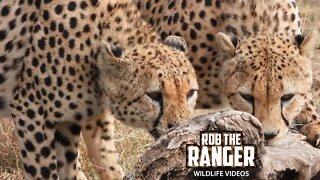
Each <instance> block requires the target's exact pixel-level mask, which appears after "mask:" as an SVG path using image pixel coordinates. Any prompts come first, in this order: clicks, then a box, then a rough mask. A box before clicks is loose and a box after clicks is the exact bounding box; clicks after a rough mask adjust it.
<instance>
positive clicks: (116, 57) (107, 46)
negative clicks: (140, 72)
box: [98, 41, 129, 67]
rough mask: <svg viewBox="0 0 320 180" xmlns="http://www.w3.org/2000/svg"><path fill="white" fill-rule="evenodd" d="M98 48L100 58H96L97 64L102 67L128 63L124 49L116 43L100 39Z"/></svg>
mask: <svg viewBox="0 0 320 180" xmlns="http://www.w3.org/2000/svg"><path fill="white" fill-rule="evenodd" d="M100 49H101V53H100V55H101V58H98V64H99V65H102V67H104V66H106V65H116V64H119V65H121V64H122V65H123V64H129V61H128V59H127V58H126V56H125V51H124V50H123V49H122V48H121V47H119V46H118V45H114V44H112V43H108V42H106V41H102V44H101V47H100Z"/></svg>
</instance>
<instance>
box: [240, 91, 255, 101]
mask: <svg viewBox="0 0 320 180" xmlns="http://www.w3.org/2000/svg"><path fill="white" fill-rule="evenodd" d="M240 96H241V97H242V98H243V99H244V100H246V101H247V102H249V103H254V97H253V96H252V95H251V94H244V93H240Z"/></svg>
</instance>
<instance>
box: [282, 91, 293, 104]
mask: <svg viewBox="0 0 320 180" xmlns="http://www.w3.org/2000/svg"><path fill="white" fill-rule="evenodd" d="M293 97H294V94H292V93H288V94H285V95H283V96H282V97H281V102H288V101H290V100H291V99H292V98H293Z"/></svg>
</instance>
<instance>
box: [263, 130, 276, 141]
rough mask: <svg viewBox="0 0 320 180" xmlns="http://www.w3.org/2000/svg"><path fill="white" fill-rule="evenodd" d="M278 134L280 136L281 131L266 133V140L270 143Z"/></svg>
mask: <svg viewBox="0 0 320 180" xmlns="http://www.w3.org/2000/svg"><path fill="white" fill-rule="evenodd" d="M278 134H279V130H278V131H269V132H264V139H265V140H267V141H268V140H270V139H273V138H274V137H276V136H277V135H278Z"/></svg>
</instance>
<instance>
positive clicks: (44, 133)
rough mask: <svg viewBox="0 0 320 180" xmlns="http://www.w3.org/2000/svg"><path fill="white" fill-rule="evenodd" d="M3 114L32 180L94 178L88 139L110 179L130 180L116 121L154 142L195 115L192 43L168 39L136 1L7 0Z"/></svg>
mask: <svg viewBox="0 0 320 180" xmlns="http://www.w3.org/2000/svg"><path fill="white" fill-rule="evenodd" d="M0 16H1V18H0V41H1V43H0V47H1V48H0V62H1V63H0V109H1V112H2V114H1V115H2V116H1V117H4V116H5V115H8V114H9V113H11V116H12V118H13V120H14V124H15V128H16V135H17V141H18V145H19V147H20V153H21V158H22V164H23V168H24V175H25V178H26V179H86V177H85V176H84V174H83V172H82V171H81V167H80V163H79V161H78V156H79V153H78V149H79V138H80V133H81V132H82V135H83V137H84V140H85V143H86V146H87V149H88V155H89V158H90V159H91V161H92V162H93V164H94V167H95V169H96V172H97V173H98V175H99V176H100V178H101V179H103V180H105V179H121V178H122V176H123V171H122V169H121V167H120V166H119V165H118V162H117V161H118V160H117V154H116V149H115V146H114V140H113V129H114V127H113V121H114V119H115V118H116V119H119V120H121V121H123V122H124V123H126V124H128V125H131V126H135V127H140V128H144V129H146V130H148V131H149V132H150V133H151V134H152V135H153V136H154V137H155V138H157V137H159V136H160V135H161V134H163V133H164V132H165V131H166V130H167V129H168V128H170V127H172V126H174V125H176V124H178V123H180V122H183V121H185V120H187V119H189V118H190V117H191V114H192V110H193V107H194V105H195V103H196V98H197V90H198V84H197V80H196V75H195V72H194V70H193V67H192V65H191V63H190V62H189V60H188V58H187V57H186V51H187V46H186V42H185V41H184V40H183V39H182V38H180V37H176V36H169V37H167V38H166V39H165V40H161V38H160V36H158V35H157V33H156V32H155V31H154V30H153V28H152V27H151V26H150V25H148V24H147V23H146V22H144V21H143V20H142V19H141V16H140V14H139V12H138V10H137V9H136V7H135V6H134V5H133V4H132V2H131V1H129V0H100V1H98V0H80V1H72V0H71V1H64V0H11V1H0Z"/></svg>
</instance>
